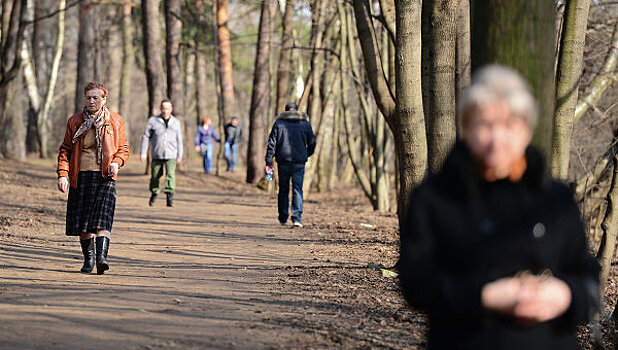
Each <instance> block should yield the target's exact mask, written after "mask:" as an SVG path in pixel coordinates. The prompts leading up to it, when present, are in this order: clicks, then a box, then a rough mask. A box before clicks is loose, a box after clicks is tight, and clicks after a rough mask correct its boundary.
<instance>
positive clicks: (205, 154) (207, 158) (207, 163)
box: [201, 143, 213, 174]
mask: <svg viewBox="0 0 618 350" xmlns="http://www.w3.org/2000/svg"><path fill="white" fill-rule="evenodd" d="M204 146H206V147H204ZM201 147H202V159H203V162H204V172H205V173H206V174H210V170H211V169H212V151H213V146H212V143H209V144H208V145H201ZM204 148H205V149H206V151H204Z"/></svg>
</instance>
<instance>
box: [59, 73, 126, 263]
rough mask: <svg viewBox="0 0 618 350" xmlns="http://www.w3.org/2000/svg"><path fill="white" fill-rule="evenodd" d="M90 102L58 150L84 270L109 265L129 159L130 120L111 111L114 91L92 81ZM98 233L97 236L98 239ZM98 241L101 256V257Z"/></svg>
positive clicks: (69, 222)
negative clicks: (119, 183) (119, 186)
mask: <svg viewBox="0 0 618 350" xmlns="http://www.w3.org/2000/svg"><path fill="white" fill-rule="evenodd" d="M84 96H85V100H86V106H85V108H84V110H83V111H82V112H81V113H78V114H75V115H73V116H72V117H70V118H69V121H68V122H67V128H66V132H65V134H64V141H63V142H62V144H61V145H60V150H59V153H58V169H57V172H58V189H59V190H60V191H61V192H63V193H64V192H66V191H67V190H68V191H69V198H68V201H67V213H66V235H67V236H79V238H80V243H81V246H82V253H83V254H84V265H83V266H82V268H81V272H84V273H90V272H92V270H93V269H94V266H95V264H96V267H97V274H99V275H102V274H103V273H104V272H105V271H106V270H108V269H109V264H108V263H107V253H108V251H109V240H110V238H111V232H112V224H113V222H114V211H115V208H116V179H117V178H118V169H119V168H120V167H122V166H123V165H124V164H125V163H126V161H127V159H128V158H129V142H128V141H127V137H126V135H125V126H124V119H123V118H122V116H121V115H120V114H118V113H115V112H110V111H109V110H108V109H107V106H106V102H107V96H108V92H107V89H106V88H105V86H103V85H102V84H99V83H96V82H91V83H88V85H86V87H85V88H84ZM95 237H96V239H95ZM95 240H96V258H95Z"/></svg>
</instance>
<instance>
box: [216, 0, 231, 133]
mask: <svg viewBox="0 0 618 350" xmlns="http://www.w3.org/2000/svg"><path fill="white" fill-rule="evenodd" d="M228 18H229V16H228V2H227V0H217V38H218V43H219V45H218V49H219V74H220V75H221V95H222V96H221V97H222V102H223V106H222V107H223V115H220V116H219V118H221V119H220V121H221V122H222V123H220V124H223V125H224V124H225V121H227V120H228V118H229V117H230V116H231V110H232V106H234V80H233V79H232V76H233V75H232V47H231V45H230V30H229V29H228V27H227V22H228Z"/></svg>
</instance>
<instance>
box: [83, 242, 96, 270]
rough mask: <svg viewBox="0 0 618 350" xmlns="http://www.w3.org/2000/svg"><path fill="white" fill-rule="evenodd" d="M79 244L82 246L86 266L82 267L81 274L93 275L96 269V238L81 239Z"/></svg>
mask: <svg viewBox="0 0 618 350" xmlns="http://www.w3.org/2000/svg"><path fill="white" fill-rule="evenodd" d="M79 243H80V244H81V245H82V253H84V266H82V269H81V270H80V271H81V272H84V273H91V272H92V269H94V263H95V261H94V238H90V239H80V240H79Z"/></svg>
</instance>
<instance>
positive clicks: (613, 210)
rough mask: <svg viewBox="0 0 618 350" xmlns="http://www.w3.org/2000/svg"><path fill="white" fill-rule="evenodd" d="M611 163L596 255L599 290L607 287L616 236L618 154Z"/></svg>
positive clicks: (617, 231)
mask: <svg viewBox="0 0 618 350" xmlns="http://www.w3.org/2000/svg"><path fill="white" fill-rule="evenodd" d="M614 148H615V147H614ZM612 161H613V163H614V172H613V174H612V183H611V186H610V190H609V193H608V194H607V210H606V212H605V218H604V219H603V223H602V224H601V227H602V228H603V238H602V239H601V245H600V247H599V253H598V255H597V260H598V261H599V263H600V264H601V275H600V281H601V286H602V289H601V290H603V288H604V287H606V286H607V282H608V278H609V272H610V270H611V268H612V259H613V257H614V253H615V251H616V235H617V234H618V153H616V154H615V155H614V158H613V160H612Z"/></svg>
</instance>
